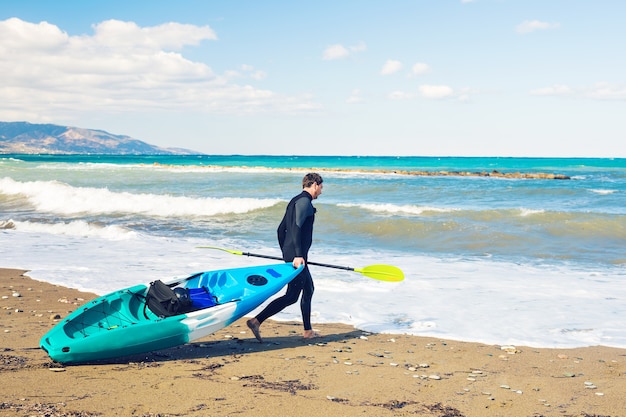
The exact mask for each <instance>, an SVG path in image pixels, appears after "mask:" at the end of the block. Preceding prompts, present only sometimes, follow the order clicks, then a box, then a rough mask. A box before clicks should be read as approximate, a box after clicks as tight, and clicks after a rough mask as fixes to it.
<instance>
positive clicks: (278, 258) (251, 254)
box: [241, 252, 354, 271]
mask: <svg viewBox="0 0 626 417" xmlns="http://www.w3.org/2000/svg"><path fill="white" fill-rule="evenodd" d="M241 254H242V255H246V256H255V257H257V258H265V259H277V260H279V261H284V259H283V258H280V257H278V256H270V255H261V254H258V253H250V252H241ZM307 264H309V265H315V266H325V267H327V268H335V269H343V270H344V271H354V268H350V267H349V266H340V265H329V264H322V263H318V262H307Z"/></svg>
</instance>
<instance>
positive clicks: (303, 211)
mask: <svg viewBox="0 0 626 417" xmlns="http://www.w3.org/2000/svg"><path fill="white" fill-rule="evenodd" d="M312 200H313V197H311V194H309V193H308V192H306V191H302V193H300V194H298V195H297V196H295V197H294V198H293V199H291V201H290V202H289V204H288V205H287V209H286V210H285V216H284V217H283V220H282V221H281V222H280V225H279V226H278V230H277V234H278V243H279V245H280V249H281V250H282V252H283V259H284V260H285V262H291V261H293V259H294V258H299V257H301V258H304V260H305V261H306V260H307V259H308V254H309V248H310V247H311V243H312V242H313V222H314V221H315V211H316V210H315V207H313V204H311V201H312ZM314 290H315V288H314V286H313V278H312V277H311V273H310V272H309V267H308V265H307V264H306V262H305V264H304V269H303V270H302V272H301V273H300V274H298V276H297V277H295V278H294V279H293V280H292V281H291V282H290V283H289V285H287V292H286V293H285V295H283V296H282V297H279V298H277V299H275V300H274V301H272V302H271V303H270V304H269V305H268V306H267V307H265V309H264V310H263V311H262V312H261V313H259V315H257V316H256V318H257V320H258V321H259V323H263V321H265V320H266V319H267V318H269V317H271V316H273V315H274V314H276V313H278V312H280V311H281V310H283V309H284V308H285V307H287V306H290V305H292V304H294V303H295V302H296V301H298V297H299V296H300V293H302V299H301V300H300V310H301V311H302V322H303V324H304V330H311V299H312V298H313V291H314Z"/></svg>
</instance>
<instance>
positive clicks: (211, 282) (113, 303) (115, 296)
mask: <svg viewBox="0 0 626 417" xmlns="http://www.w3.org/2000/svg"><path fill="white" fill-rule="evenodd" d="M300 272H301V268H300V269H294V267H293V266H292V265H291V263H281V264H272V265H265V266H253V267H245V268H232V269H223V270H216V271H208V272H200V273H197V274H193V275H191V276H189V277H186V278H175V279H171V280H169V281H164V282H161V281H157V282H156V283H149V284H139V285H135V286H132V287H129V288H125V289H122V290H118V291H115V292H112V293H110V294H107V295H104V296H102V297H98V298H96V299H94V300H92V301H89V302H88V303H86V304H85V305H83V306H82V307H80V308H79V309H77V310H76V311H74V312H72V313H71V314H70V315H69V316H68V317H67V318H66V319H64V320H63V321H62V322H60V323H58V324H57V325H56V326H55V327H53V328H52V329H51V330H50V331H49V332H48V333H46V334H45V335H44V336H43V337H42V338H41V342H40V346H41V348H42V349H44V350H45V351H46V352H47V353H48V355H50V358H52V359H53V360H55V361H57V362H60V363H76V362H87V361H94V360H101V359H110V358H117V357H121V356H127V355H134V354H138V353H144V352H150V351H153V350H159V349H166V348H170V347H174V346H179V345H183V344H185V343H189V342H191V341H193V340H197V339H200V338H202V337H205V336H208V335H210V334H212V333H214V332H216V331H217V330H220V329H222V328H224V327H226V326H228V325H230V324H232V323H233V322H235V321H236V320H238V319H240V318H241V317H243V316H245V315H246V314H248V313H249V312H251V311H252V310H254V309H255V308H257V307H258V306H259V305H261V304H262V303H263V302H264V301H266V300H267V299H268V298H270V297H271V296H273V295H274V294H276V293H277V292H278V291H279V290H280V289H281V288H282V287H284V286H285V285H287V284H288V283H289V282H290V281H291V280H292V279H293V278H295V277H296V276H297V275H298V274H299V273H300ZM153 284H160V286H161V288H162V289H164V290H165V291H166V292H167V291H171V292H173V293H174V294H177V295H178V300H175V299H172V301H171V303H172V304H171V305H173V303H175V302H178V301H182V302H184V301H186V302H187V303H186V304H187V305H186V306H184V307H183V309H182V310H180V309H178V310H174V311H173V312H169V313H167V312H164V311H163V310H162V309H161V308H160V307H161V306H165V308H166V309H167V308H168V307H169V306H170V304H168V302H161V305H158V306H157V305H155V304H158V301H161V300H156V301H155V297H153V295H152V294H153V293H154V292H153V291H154V289H151V288H152V287H156V285H153ZM163 284H165V285H163ZM157 307H159V308H157Z"/></svg>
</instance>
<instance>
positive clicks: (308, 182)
mask: <svg viewBox="0 0 626 417" xmlns="http://www.w3.org/2000/svg"><path fill="white" fill-rule="evenodd" d="M323 182H324V180H323V179H322V176H321V175H320V174H316V173H315V172H311V173H309V174H306V175H305V176H304V178H302V188H308V187H310V186H312V185H313V183H315V184H317V185H320V184H321V183H323Z"/></svg>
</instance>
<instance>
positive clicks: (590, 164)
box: [0, 155, 626, 346]
mask: <svg viewBox="0 0 626 417" xmlns="http://www.w3.org/2000/svg"><path fill="white" fill-rule="evenodd" d="M309 170H316V171H319V172H320V173H321V174H322V175H323V177H324V179H325V183H324V193H323V195H322V196H321V197H320V198H319V200H317V201H316V202H315V205H316V207H317V209H318V216H317V219H316V233H315V241H314V245H313V248H312V250H311V257H312V258H311V259H312V260H313V258H315V260H316V261H318V262H323V263H341V264H346V263H347V264H349V266H356V267H358V266H364V265H368V264H376V263H385V264H396V265H398V266H400V267H402V269H403V270H404V271H405V274H406V276H407V279H406V280H405V282H403V283H401V284H388V283H382V284H381V283H379V282H376V281H373V280H369V279H367V278H363V277H360V276H358V274H347V273H344V272H336V271H334V270H329V269H321V268H316V269H315V270H314V271H313V273H314V275H315V278H316V295H315V298H314V309H315V308H316V306H317V307H318V309H319V310H318V311H317V313H316V314H317V316H316V318H317V320H318V321H342V322H347V323H350V324H354V325H356V326H359V327H361V328H365V329H371V330H373V331H387V332H407V333H414V334H428V335H433V334H436V335H440V336H442V337H450V338H457V339H467V340H481V341H491V342H500V343H504V342H506V343H509V342H511V341H513V342H514V341H515V338H518V337H519V338H520V339H521V342H522V343H528V344H534V345H555V344H560V343H562V344H565V345H578V344H586V343H596V344H597V343H604V344H613V345H615V344H617V345H622V344H623V345H625V346H626V342H624V340H626V324H625V322H624V319H621V318H620V317H626V315H624V314H621V316H620V313H623V312H624V310H625V309H626V303H625V302H624V301H626V295H625V294H624V292H625V290H624V289H622V287H624V286H623V285H622V283H623V280H624V277H625V268H626V251H625V248H626V160H625V159H585V158H576V159H571V158H565V159H562V158H457V157H450V158H428V157H398V158H394V157H286V156H204V155H202V156H97V155H94V156H89V155H87V156H84V155H81V156H40V155H28V156H26V155H4V156H3V157H0V228H1V229H0V239H1V240H0V256H2V259H3V260H4V261H3V262H0V266H7V267H19V268H25V269H30V270H32V272H31V276H33V277H35V278H39V279H43V280H47V281H51V282H55V283H60V284H63V285H70V286H77V287H80V288H83V289H90V290H93V291H96V292H105V291H109V290H114V289H116V288H119V287H120V286H124V285H130V284H133V283H136V282H137V280H139V281H140V282H143V281H146V280H148V276H149V275H160V276H167V275H176V274H181V275H183V274H185V273H188V272H190V271H189V270H190V269H193V270H196V269H200V270H202V269H208V268H211V267H212V266H213V264H214V263H216V262H217V263H219V264H220V266H221V265H222V264H229V265H230V264H232V265H233V266H241V265H242V264H246V263H249V262H255V261H254V260H252V259H250V258H241V257H237V256H234V255H228V254H225V253H221V252H219V251H218V253H215V251H207V250H204V251H202V250H198V249H196V248H195V247H196V246H197V245H200V244H208V245H214V246H226V247H229V248H235V249H241V250H245V251H251V252H264V253H269V254H270V255H276V254H278V248H277V244H276V238H275V235H276V232H275V229H276V226H277V224H278V222H279V221H280V217H281V216H282V212H283V210H284V206H285V204H286V202H287V201H288V200H289V198H291V197H292V196H293V195H295V194H296V193H298V192H299V191H300V189H301V187H300V180H301V178H302V176H303V175H304V173H305V172H306V171H309ZM493 170H497V171H499V172H504V173H507V172H518V171H519V172H523V173H538V172H541V173H554V174H562V175H566V176H568V177H569V178H570V179H568V180H540V179H505V178H493V177H483V176H442V175H440V176H418V175H404V174H398V173H394V172H401V171H428V172H440V171H469V172H491V171H493ZM257 262H258V261H257ZM355 275H356V276H355ZM144 277H146V278H145V279H142V278H144ZM346 283H349V286H348V287H346V285H345V284H346ZM469 283H471V285H470V284H469ZM504 284H506V285H504ZM520 284H523V286H522V289H520V288H519V285H520ZM468 285H470V287H469V288H468ZM503 285H504V286H503ZM398 287H400V289H401V290H402V295H401V296H400V295H399V294H398V292H397V291H398ZM337 292H341V293H342V298H343V299H346V297H347V296H350V297H352V298H350V300H351V302H350V303H344V304H345V305H338V302H337V301H336V295H337ZM464 295H465V296H467V297H470V299H473V301H472V302H468V300H466V299H464V298H463V296H464ZM457 297H458V299H457ZM591 302H593V309H592V310H590V311H587V312H586V314H587V316H589V318H587V316H585V317H583V318H581V317H579V316H578V315H579V314H581V313H580V311H579V310H580V308H581V307H582V306H588V305H590V303H591ZM373 305H375V306H377V307H378V306H384V307H380V308H381V310H382V311H383V312H380V313H379V314H376V308H374V309H373V308H372V306H373ZM468 306H469V308H468ZM554 308H557V309H558V308H561V309H562V311H561V310H559V314H558V315H557V316H558V317H562V316H565V317H566V318H565V319H563V322H552V320H556V319H553V318H550V319H546V314H545V312H546V310H549V311H553V309H554ZM459 310H461V311H464V315H465V317H467V315H468V314H470V315H471V312H472V311H473V312H475V314H477V315H479V316H480V315H486V314H488V312H489V311H500V310H502V311H504V310H506V311H509V312H510V311H515V312H517V313H516V315H515V320H516V322H520V321H521V322H522V323H527V329H526V330H525V331H521V332H518V333H517V334H515V335H510V334H508V333H507V330H506V329H507V328H509V327H510V323H509V324H506V323H502V325H501V326H499V327H498V326H496V328H495V329H493V330H489V329H483V328H480V327H479V326H478V324H470V323H468V322H467V320H466V319H465V317H464V316H463V315H459ZM467 310H470V311H467ZM507 314H512V313H507ZM507 314H504V313H503V314H499V316H501V318H498V320H501V319H504V318H505V317H507ZM298 317H299V316H298V311H297V309H295V310H293V311H292V310H290V311H286V312H285V313H284V314H283V315H281V317H279V318H285V319H298ZM509 318H510V317H509ZM475 319H476V318H475ZM511 319H512V318H511ZM478 320H479V323H480V319H478ZM587 320H592V322H591V323H588V324H586V321H587ZM314 321H315V318H314ZM596 321H597V322H596ZM533 322H534V324H533ZM496 324H497V323H496ZM607 326H609V327H607ZM523 327H524V326H522V328H523ZM559 329H560V330H559ZM565 329H566V330H567V331H566V330H565ZM577 329H578V330H577ZM590 329H591V330H590ZM503 339H506V340H503ZM616 340H617V341H616Z"/></svg>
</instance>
